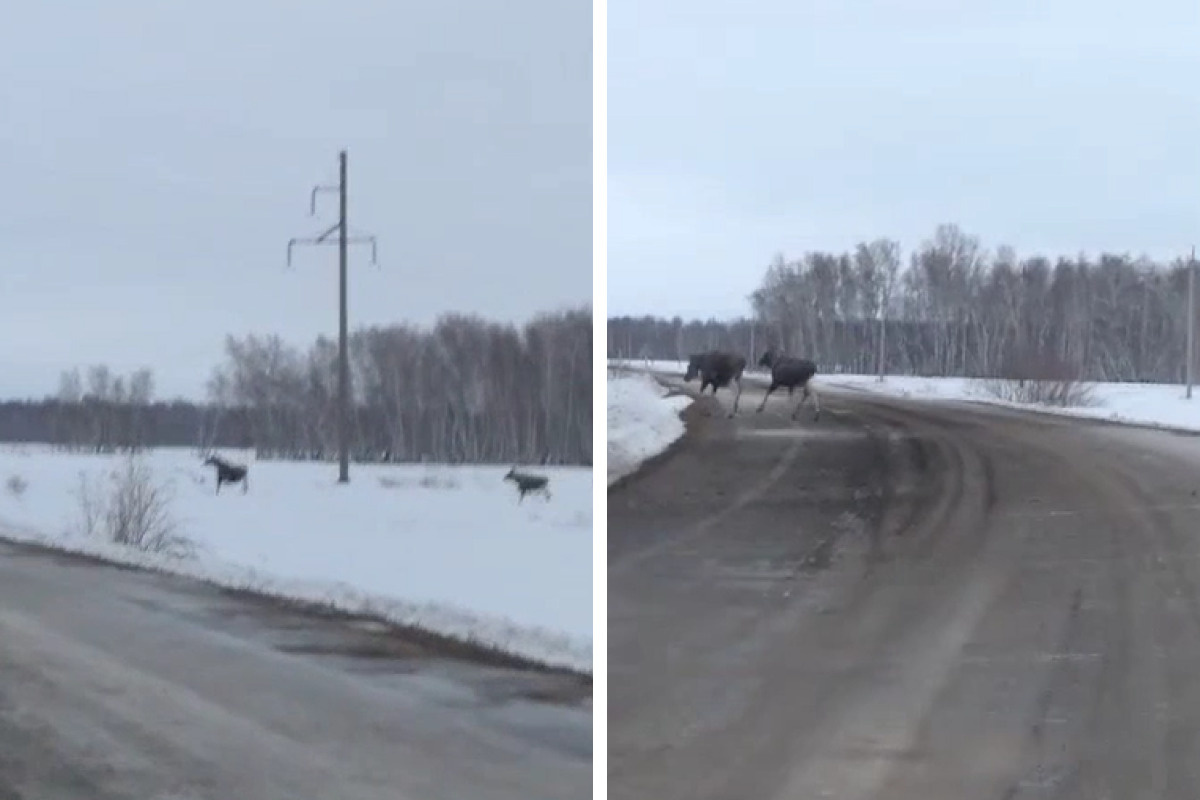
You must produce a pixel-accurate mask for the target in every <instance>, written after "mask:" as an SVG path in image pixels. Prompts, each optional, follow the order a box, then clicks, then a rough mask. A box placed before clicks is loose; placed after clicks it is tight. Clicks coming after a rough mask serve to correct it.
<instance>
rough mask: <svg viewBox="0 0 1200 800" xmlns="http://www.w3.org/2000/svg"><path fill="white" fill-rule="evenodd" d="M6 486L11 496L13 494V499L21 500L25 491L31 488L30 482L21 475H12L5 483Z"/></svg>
mask: <svg viewBox="0 0 1200 800" xmlns="http://www.w3.org/2000/svg"><path fill="white" fill-rule="evenodd" d="M4 486H5V488H7V489H8V493H9V494H11V495H12V496H13V497H17V498H19V497H20V496H21V495H23V494H25V490H26V489H28V488H29V482H28V481H26V480H25V479H24V478H22V477H21V476H20V475H12V476H10V477H9V479H8V480H7V481H5V483H4Z"/></svg>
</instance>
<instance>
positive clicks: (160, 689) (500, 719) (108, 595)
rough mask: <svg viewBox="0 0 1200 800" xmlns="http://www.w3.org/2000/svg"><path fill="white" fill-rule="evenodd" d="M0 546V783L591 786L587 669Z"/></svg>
mask: <svg viewBox="0 0 1200 800" xmlns="http://www.w3.org/2000/svg"><path fill="white" fill-rule="evenodd" d="M453 655H454V654H453V653H452V652H448V651H447V650H446V649H445V648H444V647H443V646H441V645H439V644H437V643H436V642H435V641H431V640H421V639H416V638H413V637H409V636H401V635H397V634H395V633H394V632H389V631H387V630H386V629H381V626H379V625H378V624H377V623H371V622H369V621H367V620H361V619H359V620H354V619H347V618H344V617H339V616H333V615H319V614H314V613H304V612H300V611H298V610H295V609H289V608H286V607H283V606H280V605H278V604H273V603H270V602H266V601H263V600H261V599H255V598H253V597H249V596H245V595H235V594H231V593H227V592H220V591H218V590H215V589H212V588H210V587H206V586H203V585H200V584H197V583H193V582H188V581H180V580H177V579H172V578H169V577H165V576H157V575H154V574H149V573H142V572H137V571H132V570H123V569H117V568H114V567H109V566H103V565H97V564H94V563H91V562H88V561H83V560H80V559H76V558H71V557H67V556H56V555H54V554H52V553H47V552H46V551H42V550H37V549H33V548H28V547H18V546H12V545H7V544H0V800H43V799H45V800H83V798H88V799H89V800H135V799H136V800H232V799H233V798H237V800H268V799H269V800H303V799H304V798H311V800H331V799H332V798H337V799H338V800H353V799H355V798H359V799H361V800H367V799H368V798H372V799H375V800H406V799H411V800H420V798H431V799H433V798H444V799H445V800H451V799H453V800H460V798H467V797H487V798H510V799H511V800H526V799H527V798H545V799H546V800H559V799H560V798H580V799H582V798H588V797H591V762H592V757H591V736H592V733H591V713H590V711H589V710H587V708H586V707H585V705H584V703H585V701H586V700H589V699H590V696H591V687H590V681H587V682H585V681H584V679H582V678H580V677H578V676H571V675H569V674H554V673H545V672H540V671H537V670H531V669H524V668H516V667H514V666H511V665H509V666H505V665H502V664H499V663H492V664H490V665H489V664H479V663H474V662H471V661H465V660H462V659H459V658H454V657H453Z"/></svg>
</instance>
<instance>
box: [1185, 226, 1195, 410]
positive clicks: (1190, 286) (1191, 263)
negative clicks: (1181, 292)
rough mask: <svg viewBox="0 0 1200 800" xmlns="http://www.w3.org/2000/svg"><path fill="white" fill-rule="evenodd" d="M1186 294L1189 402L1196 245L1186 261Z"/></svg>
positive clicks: (1193, 354)
mask: <svg viewBox="0 0 1200 800" xmlns="http://www.w3.org/2000/svg"><path fill="white" fill-rule="evenodd" d="M1187 293H1188V302H1187V399H1188V400H1191V399H1192V384H1193V383H1194V382H1195V381H1194V378H1195V375H1196V373H1195V369H1196V245H1192V257H1191V258H1189V259H1188V283H1187Z"/></svg>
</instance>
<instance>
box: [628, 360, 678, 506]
mask: <svg viewBox="0 0 1200 800" xmlns="http://www.w3.org/2000/svg"><path fill="white" fill-rule="evenodd" d="M666 394H667V391H666V390H665V389H663V388H662V386H660V385H659V384H658V383H657V382H655V380H654V379H653V378H651V377H650V376H649V375H646V374H642V373H629V374H618V375H613V374H610V375H609V378H608V485H609V486H611V485H612V484H613V482H614V481H616V480H618V479H620V478H621V477H623V476H625V475H628V474H629V473H631V472H633V471H634V470H635V469H637V468H638V466H639V465H640V464H641V463H642V462H643V461H645V460H646V459H648V458H651V457H653V456H655V455H657V454H658V453H661V452H662V451H663V450H665V449H667V447H669V446H670V445H671V443H672V442H674V441H675V440H676V439H678V438H679V437H680V436H682V435H683V420H682V419H680V417H679V413H680V412H681V411H683V409H685V408H687V406H688V405H689V404H690V403H691V402H692V401H691V398H690V397H686V396H683V395H676V396H674V397H666V396H665V395H666Z"/></svg>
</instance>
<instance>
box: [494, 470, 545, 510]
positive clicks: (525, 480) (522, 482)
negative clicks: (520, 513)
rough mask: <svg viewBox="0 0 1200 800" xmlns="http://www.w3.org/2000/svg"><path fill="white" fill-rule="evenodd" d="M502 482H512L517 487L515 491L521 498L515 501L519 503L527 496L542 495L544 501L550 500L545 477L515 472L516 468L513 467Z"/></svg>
mask: <svg viewBox="0 0 1200 800" xmlns="http://www.w3.org/2000/svg"><path fill="white" fill-rule="evenodd" d="M504 480H506V481H512V482H513V483H515V484H516V485H517V491H518V492H520V493H521V496H520V497H519V498H518V499H517V502H518V503H520V502H521V501H522V500H524V499H525V495H527V494H535V493H536V494H542V495H545V497H546V500H549V499H550V479H549V478H547V477H546V476H545V475H532V474H530V473H528V472H517V468H516V467H513V468H512V469H510V470H509V471H508V474H507V475H505V476H504Z"/></svg>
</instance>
